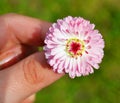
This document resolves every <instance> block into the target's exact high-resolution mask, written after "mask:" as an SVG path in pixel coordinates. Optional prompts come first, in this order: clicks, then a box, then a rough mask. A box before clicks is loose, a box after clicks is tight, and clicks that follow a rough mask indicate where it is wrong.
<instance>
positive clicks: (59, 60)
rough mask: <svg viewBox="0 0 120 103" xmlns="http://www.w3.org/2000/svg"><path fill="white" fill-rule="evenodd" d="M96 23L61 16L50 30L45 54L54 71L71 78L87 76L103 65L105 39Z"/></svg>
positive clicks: (79, 18) (46, 40) (46, 39)
mask: <svg viewBox="0 0 120 103" xmlns="http://www.w3.org/2000/svg"><path fill="white" fill-rule="evenodd" d="M94 27H95V25H94V24H90V22H89V21H88V20H85V19H83V18H81V17H75V18H73V17H71V16H68V17H66V18H64V19H63V20H62V19H59V20H58V21H57V23H54V24H53V25H52V26H51V27H50V28H49V31H48V32H47V35H46V38H45V44H46V45H45V46H44V50H45V56H46V58H47V60H48V63H49V64H50V65H51V66H52V67H53V70H54V71H56V72H58V73H64V72H65V73H68V74H69V76H70V77H71V78H74V77H75V76H81V75H83V76H85V75H88V74H90V73H93V72H94V70H93V68H95V69H98V68H99V63H101V61H102V58H103V55H104V52H103V48H104V41H103V39H102V35H101V34H100V33H99V31H98V30H94Z"/></svg>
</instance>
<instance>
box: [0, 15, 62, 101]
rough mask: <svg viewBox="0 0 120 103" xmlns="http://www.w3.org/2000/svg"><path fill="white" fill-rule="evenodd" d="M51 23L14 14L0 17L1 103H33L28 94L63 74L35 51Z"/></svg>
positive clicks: (40, 53) (41, 43) (40, 44)
mask: <svg viewBox="0 0 120 103" xmlns="http://www.w3.org/2000/svg"><path fill="white" fill-rule="evenodd" d="M50 25H51V24H50V23H48V22H45V21H41V20H37V19H34V18H30V17H26V16H21V15H17V14H6V15H2V16H0V103H32V101H33V99H34V98H33V99H31V98H30V97H29V96H31V95H32V94H34V93H36V92H37V91H39V90H41V89H42V88H44V87H46V86H48V85H49V84H51V83H53V82H54V81H56V80H57V79H59V78H60V77H61V76H63V74H57V73H55V72H53V71H52V69H51V67H50V66H49V65H48V64H47V63H46V60H45V57H44V52H38V50H37V48H38V46H43V45H44V42H43V41H44V38H45V34H46V32H47V30H48V28H49V27H50ZM26 98H27V99H26Z"/></svg>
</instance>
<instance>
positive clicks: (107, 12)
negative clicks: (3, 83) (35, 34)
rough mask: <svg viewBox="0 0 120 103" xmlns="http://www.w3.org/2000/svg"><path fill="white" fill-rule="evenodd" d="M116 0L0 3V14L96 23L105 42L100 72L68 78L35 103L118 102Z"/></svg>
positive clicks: (118, 13) (39, 95) (118, 11)
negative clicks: (76, 18) (18, 14)
mask: <svg viewBox="0 0 120 103" xmlns="http://www.w3.org/2000/svg"><path fill="white" fill-rule="evenodd" d="M119 4H120V1H119V0H0V14H1V15H2V14H5V13H9V12H14V13H20V14H23V15H27V16H32V17H36V18H39V19H43V20H47V21H50V22H55V21H56V20H57V19H58V18H63V17H65V16H68V15H72V16H82V17H84V18H86V19H89V20H90V21H91V22H92V23H95V24H96V28H97V29H99V30H100V32H101V34H102V35H103V38H104V39H105V49H104V50H105V57H104V59H103V62H102V64H101V65H100V69H99V70H95V73H94V74H92V75H89V76H87V77H81V78H75V79H74V80H72V79H70V78H68V77H67V76H65V77H63V78H62V79H60V80H58V81H57V82H55V83H54V84H52V85H51V86H49V87H47V88H45V89H43V90H41V91H40V92H39V93H37V99H36V102H35V103H120V66H119V64H120V46H119V44H120V6H119Z"/></svg>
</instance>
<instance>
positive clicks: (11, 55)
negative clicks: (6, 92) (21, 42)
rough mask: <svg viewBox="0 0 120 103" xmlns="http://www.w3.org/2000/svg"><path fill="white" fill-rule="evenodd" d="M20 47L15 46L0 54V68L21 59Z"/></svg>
mask: <svg viewBox="0 0 120 103" xmlns="http://www.w3.org/2000/svg"><path fill="white" fill-rule="evenodd" d="M21 55H22V47H21V46H16V47H13V48H11V49H9V50H8V51H6V52H4V53H1V54H0V70H2V69H4V68H6V67H8V66H11V65H13V64H14V63H16V62H17V61H19V60H20V59H21Z"/></svg>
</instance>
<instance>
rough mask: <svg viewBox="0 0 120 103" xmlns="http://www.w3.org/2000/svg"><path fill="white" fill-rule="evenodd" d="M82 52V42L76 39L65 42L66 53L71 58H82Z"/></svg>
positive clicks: (83, 46) (83, 48)
mask: <svg viewBox="0 0 120 103" xmlns="http://www.w3.org/2000/svg"><path fill="white" fill-rule="evenodd" d="M84 50H85V45H84V41H81V40H79V39H77V38H71V39H69V40H67V44H66V51H67V53H68V54H69V55H70V56H71V57H73V58H77V57H78V56H82V54H83V51H84Z"/></svg>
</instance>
